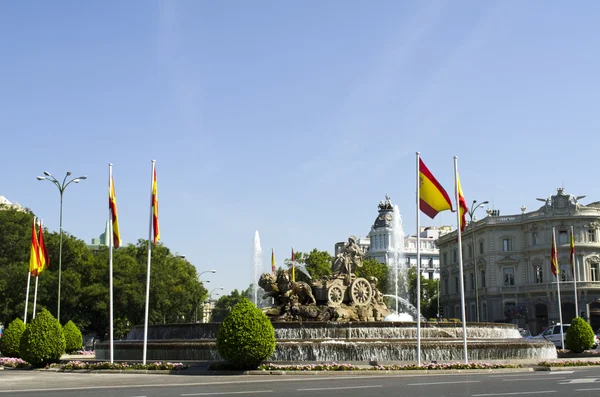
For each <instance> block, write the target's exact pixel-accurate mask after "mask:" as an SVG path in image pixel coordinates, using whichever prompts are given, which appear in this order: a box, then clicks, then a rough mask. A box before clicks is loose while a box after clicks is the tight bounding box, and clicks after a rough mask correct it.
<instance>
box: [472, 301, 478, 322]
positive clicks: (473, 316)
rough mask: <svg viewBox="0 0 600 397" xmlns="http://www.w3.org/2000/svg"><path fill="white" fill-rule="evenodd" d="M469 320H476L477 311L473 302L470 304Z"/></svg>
mask: <svg viewBox="0 0 600 397" xmlns="http://www.w3.org/2000/svg"><path fill="white" fill-rule="evenodd" d="M471 321H477V311H476V310H475V304H472V305H471Z"/></svg>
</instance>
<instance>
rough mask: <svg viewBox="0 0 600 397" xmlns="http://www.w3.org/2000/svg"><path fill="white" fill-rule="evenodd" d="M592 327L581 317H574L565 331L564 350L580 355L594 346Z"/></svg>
mask: <svg viewBox="0 0 600 397" xmlns="http://www.w3.org/2000/svg"><path fill="white" fill-rule="evenodd" d="M594 342H595V337H594V330H592V327H591V326H590V325H589V324H588V323H587V321H585V320H584V319H583V318H581V317H575V318H574V319H573V321H571V326H570V327H569V329H568V330H567V338H566V348H567V349H569V350H571V351H572V352H573V353H581V352H583V351H584V350H588V349H589V348H591V347H592V346H593V345H594Z"/></svg>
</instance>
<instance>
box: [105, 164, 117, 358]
mask: <svg viewBox="0 0 600 397" xmlns="http://www.w3.org/2000/svg"><path fill="white" fill-rule="evenodd" d="M112 167H113V165H112V164H108V199H109V200H111V195H112V189H113V186H112ZM106 238H107V239H108V291H109V292H108V295H109V300H110V309H109V324H110V326H109V332H110V363H111V364H112V363H113V362H114V358H115V357H114V328H113V315H114V313H113V306H114V302H113V245H114V242H113V240H114V235H113V213H112V206H111V205H110V203H109V206H108V234H107V236H106Z"/></svg>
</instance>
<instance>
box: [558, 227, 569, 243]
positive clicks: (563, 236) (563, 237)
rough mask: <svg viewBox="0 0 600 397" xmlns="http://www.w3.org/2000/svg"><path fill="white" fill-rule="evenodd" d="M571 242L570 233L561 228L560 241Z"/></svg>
mask: <svg viewBox="0 0 600 397" xmlns="http://www.w3.org/2000/svg"><path fill="white" fill-rule="evenodd" d="M568 242H569V235H568V233H567V231H566V230H560V231H559V232H558V243H559V244H567V243H568Z"/></svg>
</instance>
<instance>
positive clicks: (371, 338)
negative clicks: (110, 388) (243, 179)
mask: <svg viewBox="0 0 600 397" xmlns="http://www.w3.org/2000/svg"><path fill="white" fill-rule="evenodd" d="M380 214H382V215H380V216H383V219H384V220H386V221H387V222H389V221H391V220H393V217H397V219H396V222H393V223H392V224H395V225H398V224H400V226H401V222H400V219H399V216H400V215H399V211H398V209H397V207H395V208H394V207H392V206H391V203H389V198H387V200H386V203H383V208H382V204H381V203H380ZM390 217H392V219H390ZM395 228H396V229H397V228H398V226H395ZM396 232H400V233H399V234H401V231H399V230H396ZM393 239H395V240H399V238H398V236H397V235H396V237H394V238H393ZM256 241H257V237H255V251H256ZM392 245H393V247H395V250H393V252H395V253H394V256H395V259H394V261H392V262H391V263H392V264H393V266H391V272H392V275H393V280H394V283H395V285H394V286H393V289H392V290H393V291H394V292H395V295H390V296H391V297H392V306H393V307H394V309H395V310H393V309H392V308H389V307H388V306H387V305H386V303H385V300H384V295H383V294H382V292H381V290H380V288H381V287H380V286H379V285H378V280H377V279H375V278H371V279H365V278H362V277H358V276H357V275H356V273H355V271H356V269H357V268H358V267H360V266H362V260H363V251H362V249H361V248H360V247H359V246H358V245H357V244H356V239H355V238H354V237H352V236H351V237H350V238H349V239H348V243H347V244H346V245H345V247H344V249H343V250H342V251H341V252H340V253H339V254H338V255H337V256H336V257H335V258H334V259H333V261H332V264H331V266H332V269H331V270H332V271H331V275H330V276H327V277H324V278H322V279H320V280H310V281H309V282H302V281H295V280H292V278H291V277H290V272H289V271H288V270H279V271H278V272H277V274H272V273H263V274H261V275H260V277H258V276H257V273H256V266H255V280H256V279H257V278H258V280H256V283H257V284H258V286H260V287H261V289H262V291H261V294H262V298H263V300H264V299H271V301H272V302H273V303H272V304H271V305H270V306H267V307H263V308H262V310H263V312H264V313H265V314H266V315H267V316H268V317H269V318H270V319H271V322H272V324H273V327H274V328H275V337H276V339H277V344H276V347H275V351H274V353H273V355H272V356H271V357H270V358H269V361H271V362H307V361H308V362H333V361H335V362H338V363H340V362H342V363H344V362H345V363H370V362H371V363H372V362H377V363H379V364H381V363H398V362H417V360H418V353H417V326H416V322H415V321H416V319H417V318H419V319H420V320H421V335H420V339H421V343H420V345H421V360H423V361H424V362H432V361H436V362H456V361H463V359H464V357H463V348H464V345H463V327H462V324H460V323H453V322H436V321H434V322H431V321H429V322H428V321H425V319H423V318H422V317H421V316H419V315H417V313H416V310H415V308H414V307H413V306H412V305H411V304H410V303H408V300H407V299H406V298H404V297H403V296H401V295H403V294H404V295H405V296H408V290H407V283H406V273H407V272H408V268H407V266H405V265H403V266H400V265H401V264H405V261H404V260H403V258H402V253H401V252H400V251H401V247H402V245H401V244H400V243H399V242H398V241H396V242H395V243H393V244H392ZM255 258H256V255H255ZM255 260H256V259H255ZM255 291H258V289H257V288H255ZM254 300H255V302H257V301H258V296H257V295H256V293H255V295H254ZM399 305H402V310H401V309H400V306H399ZM398 319H401V320H404V319H407V320H413V321H395V320H398ZM390 320H393V321H390ZM218 328H219V323H206V324H172V325H168V324H167V325H149V327H148V342H147V343H148V344H147V359H148V360H161V361H164V360H190V361H216V360H220V359H221V358H220V356H219V354H218V352H217V349H216V343H215V339H216V334H217V330H218ZM143 331H144V328H143V326H136V327H133V328H132V329H131V330H130V332H129V334H128V335H127V338H126V340H123V341H116V342H114V358H115V360H140V359H142V350H143ZM466 334H467V352H468V360H469V361H488V362H493V361H497V360H502V361H509V362H512V361H515V362H518V361H521V362H522V361H523V360H526V361H530V362H535V361H541V360H545V359H553V358H556V357H557V352H556V348H555V347H554V345H553V344H552V343H550V342H548V341H545V340H539V339H523V338H522V337H521V335H520V334H519V331H518V328H517V326H516V325H514V324H501V323H468V324H467V326H466ZM109 348H110V346H109V344H108V343H106V342H105V343H99V344H97V345H96V358H97V359H108V358H109V354H110V352H109Z"/></svg>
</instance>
